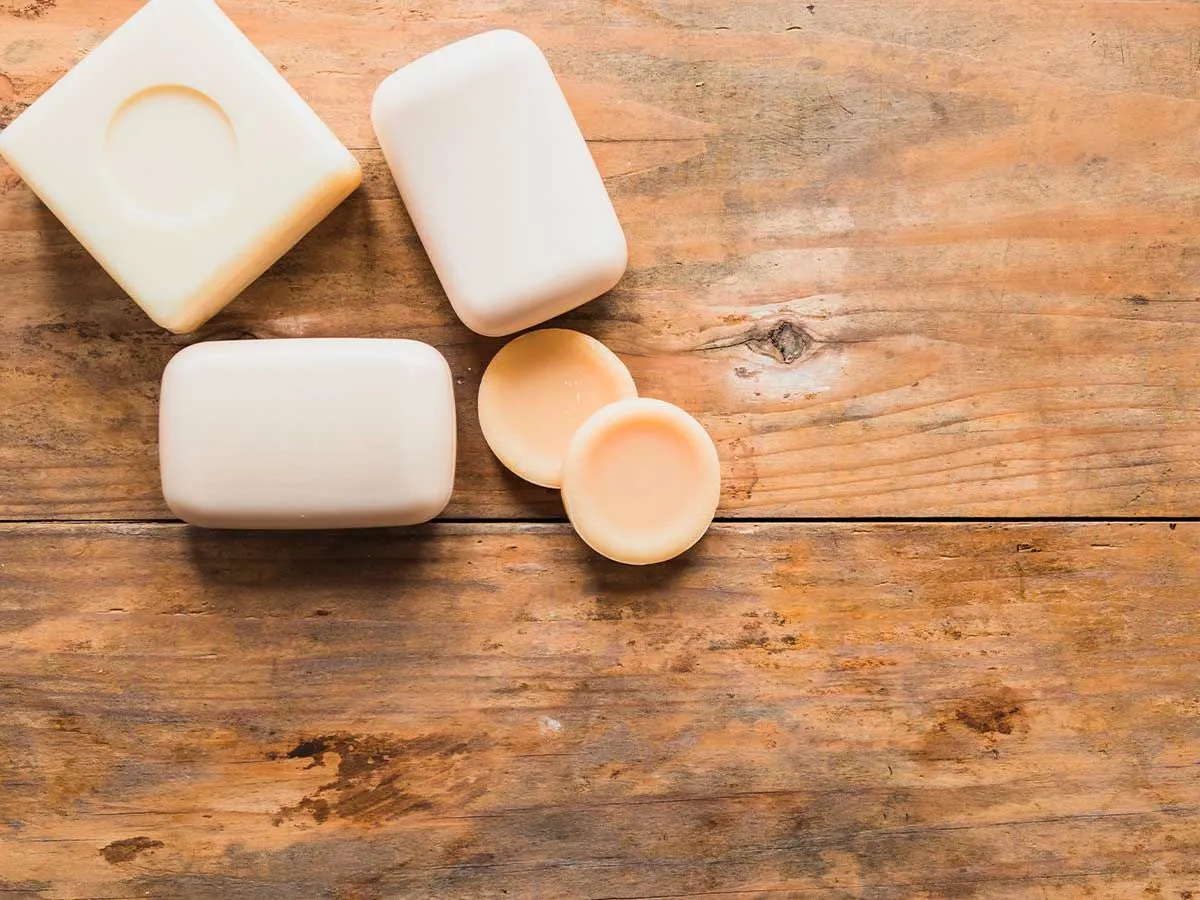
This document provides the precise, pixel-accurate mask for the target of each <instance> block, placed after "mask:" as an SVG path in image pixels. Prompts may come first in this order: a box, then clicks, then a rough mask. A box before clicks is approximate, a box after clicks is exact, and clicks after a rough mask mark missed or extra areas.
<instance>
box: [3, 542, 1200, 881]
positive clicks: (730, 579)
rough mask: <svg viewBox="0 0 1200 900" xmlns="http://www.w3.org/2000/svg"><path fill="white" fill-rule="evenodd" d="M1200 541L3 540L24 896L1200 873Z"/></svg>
mask: <svg viewBox="0 0 1200 900" xmlns="http://www.w3.org/2000/svg"><path fill="white" fill-rule="evenodd" d="M1030 547H1036V548H1037V551H1038V552H1036V553H1034V552H1030V551H1029V550H1027V549H1023V548H1030ZM1198 552H1200V525H1196V524H1193V523H1181V524H1179V525H1178V526H1177V527H1176V528H1174V529H1172V528H1171V527H1170V526H1169V525H1168V524H1166V523H1151V524H1140V525H1139V524H1039V525H1019V524H1007V525H993V524H975V525H937V524H928V525H902V524H897V525H886V524H855V523H846V524H811V525H802V524H770V525H768V524H762V525H754V524H743V525H732V524H730V525H722V526H719V527H718V528H717V529H716V530H715V532H714V533H713V534H712V535H710V536H709V537H708V538H706V539H705V540H704V541H703V542H702V543H701V544H700V546H699V547H698V548H697V549H696V550H695V551H694V552H693V553H691V554H689V555H688V556H686V557H685V558H683V559H680V560H677V561H675V562H674V563H672V564H670V565H668V566H664V567H662V568H658V569H654V570H651V571H648V572H647V571H634V570H630V569H627V568H622V567H620V566H617V565H615V564H611V563H607V562H605V561H603V560H600V559H597V558H595V557H593V556H591V555H590V554H589V553H588V551H587V550H586V549H585V548H583V547H582V546H581V545H580V544H579V542H578V541H577V540H576V539H575V537H574V535H572V534H571V533H570V530H569V528H567V527H565V526H562V525H555V524H542V525H537V524H512V525H496V524H493V525H441V526H433V527H428V528H423V529H416V530H412V531H395V532H374V533H360V534H346V533H327V534H287V535H285V534H252V533H241V534H239V533H205V532H200V531H196V530H192V529H188V528H185V527H183V526H178V525H171V524H158V525H156V524H140V525H135V524H124V525H121V524H96V525H82V524H62V525H54V524H28V525H8V526H3V527H0V658H3V660H4V662H5V665H4V669H3V673H2V674H0V699H2V702H0V782H2V783H3V784H4V786H5V790H4V792H3V793H0V873H2V874H0V881H5V883H6V886H7V885H8V884H12V885H32V886H34V887H31V888H28V889H27V888H24V887H22V888H20V890H26V891H27V893H29V895H30V896H42V897H47V898H49V897H55V896H59V895H61V894H63V893H70V894H71V895H72V896H142V895H147V894H148V895H150V896H163V897H166V896H170V897H202V896H208V895H211V894H213V893H218V892H219V893H222V894H223V895H228V896H232V897H238V898H242V897H244V898H249V897H263V896H272V897H277V896H281V897H312V896H329V897H362V898H383V897H394V896H404V897H418V898H419V897H447V896H504V895H505V892H507V894H508V896H514V897H516V896H522V897H532V896H544V897H560V896H573V897H594V898H600V897H641V896H662V895H674V896H679V895H693V894H695V895H702V894H706V893H713V894H728V893H732V894H738V893H743V894H745V895H747V896H760V895H766V896H772V895H780V896H797V895H799V896H803V895H805V894H810V893H811V894H814V895H819V896H831V897H840V896H845V897H858V896H871V897H885V898H911V897H946V896H953V897H976V898H992V897H1018V896H1027V895H1028V894H1029V893H1030V892H1033V893H1037V892H1038V891H1039V890H1041V889H1042V888H1044V889H1045V890H1046V891H1047V892H1048V893H1051V894H1058V895H1062V896H1087V895H1091V896H1104V897H1109V896H1112V897H1117V896H1121V897H1124V896H1142V895H1143V894H1145V895H1147V896H1150V895H1154V896H1162V897H1181V896H1183V892H1185V891H1193V892H1195V891H1197V890H1200V863H1198V860H1200V825H1198V824H1197V823H1200V777H1198V775H1200V769H1198V768H1197V766H1198V760H1200V698H1198V696H1197V691H1196V685H1197V683H1200V629H1197V628H1196V605H1195V602H1194V598H1195V597H1196V596H1197V594H1198V592H1200V572H1198V571H1197V569H1196V567H1195V566H1194V565H1192V562H1193V561H1194V559H1195V558H1196V554H1197V553H1198ZM515 586H518V587H515ZM64 873H69V878H68V875H67V874H64Z"/></svg>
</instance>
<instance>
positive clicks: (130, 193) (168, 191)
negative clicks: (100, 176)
mask: <svg viewBox="0 0 1200 900" xmlns="http://www.w3.org/2000/svg"><path fill="white" fill-rule="evenodd" d="M104 159H105V163H106V165H107V166H108V171H109V173H110V174H111V175H112V178H113V180H114V181H115V183H116V185H117V187H118V188H119V190H120V191H121V193H122V194H124V195H125V197H126V198H127V199H128V200H129V202H130V203H132V204H133V205H134V206H136V207H137V208H138V209H139V210H141V211H142V212H144V213H146V214H148V215H151V216H154V217H156V218H167V219H191V218H195V217H196V216H200V215H204V214H206V213H209V212H211V211H213V210H215V209H217V208H219V207H220V205H221V203H222V201H223V200H225V199H227V198H228V197H229V195H230V192H231V189H232V184H233V176H234V170H235V167H236V165H237V136H236V135H235V134H234V131H233V124H232V123H231V122H230V121H229V117H228V116H227V115H226V114H225V111H224V110H223V109H221V107H220V106H218V105H217V103H216V102H214V101H213V100H212V99H211V98H210V97H207V96H205V95H204V94H202V93H200V92H199V91H197V90H193V89H192V88H189V87H183V86H181V85H162V86H160V87H154V88H150V89H149V90H145V91H142V92H141V93H139V94H136V95H134V96H133V97H131V98H129V99H128V100H127V101H125V103H124V104H123V105H122V106H121V108H120V109H118V110H117V112H116V115H114V116H113V118H112V121H111V122H109V126H108V135H107V137H106V139H105V143H104Z"/></svg>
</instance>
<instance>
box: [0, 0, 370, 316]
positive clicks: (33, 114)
mask: <svg viewBox="0 0 1200 900" xmlns="http://www.w3.org/2000/svg"><path fill="white" fill-rule="evenodd" d="M0 155H2V156H3V157H4V158H5V159H6V160H7V161H8V163H9V164H10V165H11V166H12V167H13V168H14V169H15V170H16V171H17V173H18V174H19V175H20V176H21V177H22V178H24V179H25V181H26V182H27V183H28V184H29V186H30V187H31V188H32V189H33V191H34V193H36V194H37V195H38V197H40V198H41V199H42V201H43V202H44V203H45V204H46V205H47V206H48V207H49V208H50V209H51V210H52V211H53V212H54V214H55V215H56V216H58V218H59V219H61V220H62V222H63V224H64V225H66V227H67V228H68V229H69V230H70V231H71V233H72V234H74V235H75V237H76V238H77V239H78V240H79V242H80V243H81V244H83V246H84V247H86V248H87V250H88V252H90V253H91V254H92V255H93V256H94V257H95V258H96V259H97V260H98V261H99V262H100V264H101V265H102V266H104V268H105V269H106V270H107V271H108V273H109V274H110V275H111V276H112V277H113V279H115V280H116V282H117V283H118V284H119V285H120V286H121V287H122V288H123V289H124V290H125V291H126V292H127V293H128V294H129V295H130V296H131V297H132V298H133V299H134V300H135V301H137V303H138V304H139V305H140V306H141V307H142V308H143V309H144V310H145V311H146V312H147V313H148V314H149V315H150V318H152V319H153V320H154V321H155V322H157V323H158V324H159V325H161V326H162V327H164V328H168V329H170V330H171V331H175V332H186V331H192V330H194V329H196V328H198V327H199V326H200V325H202V324H203V323H204V322H205V321H206V320H207V319H209V318H210V317H211V316H213V315H214V314H215V313H216V312H217V311H218V310H220V309H221V308H222V307H223V306H225V304H226V303H228V302H229V301H230V300H232V299H233V298H234V297H236V296H237V295H238V294H239V293H241V291H242V290H243V289H244V288H245V287H246V286H247V285H248V284H249V283H250V282H251V281H253V280H254V279H255V278H257V277H258V276H259V275H261V274H262V273H263V272H264V271H265V270H266V269H267V268H268V267H269V266H270V265H271V264H272V263H274V262H275V260H277V259H278V258H279V257H280V256H282V255H283V254H284V253H285V252H287V250H288V249H289V248H290V247H291V246H292V245H293V244H295V243H296V241H298V240H299V239H300V238H301V237H302V236H303V235H304V234H305V233H306V232H308V231H309V229H311V228H312V227H313V226H314V225H316V224H317V222H319V221H320V220H321V219H322V218H324V217H325V216H326V214H328V213H329V212H330V210H332V209H333V208H334V207H335V206H337V204H339V203H340V202H341V201H342V200H343V199H345V197H346V196H347V195H348V194H350V192H351V191H353V190H354V188H355V187H357V186H358V184H359V182H360V181H361V179H362V173H361V170H360V169H359V166H358V163H357V161H356V160H355V159H354V157H353V156H352V155H351V154H350V152H349V151H348V150H347V149H346V148H345V147H344V146H342V144H341V143H340V142H339V141H338V140H337V138H336V137H334V135H333V133H332V132H331V131H330V130H329V129H328V128H327V127H326V126H325V125H324V124H323V123H322V122H321V120H320V119H318V118H317V115H316V113H314V112H313V111H312V110H311V109H310V108H309V107H308V106H307V105H306V104H305V102H304V101H303V100H302V99H300V96H299V95H298V94H297V93H296V92H295V91H294V90H292V88H291V87H290V86H289V85H288V83H287V81H285V80H284V79H283V77H282V76H281V75H280V74H279V73H278V72H276V71H275V68H274V67H273V66H272V65H271V63H270V62H268V61H267V60H266V58H264V57H263V55H262V54H261V53H259V52H258V50H256V49H255V47H254V46H253V45H252V44H251V43H250V41H248V40H247V39H246V37H245V35H243V34H242V33H241V32H240V31H239V30H238V28H237V26H236V25H234V24H233V22H231V21H230V20H229V19H228V18H227V17H226V16H225V14H224V13H222V12H221V10H220V9H218V8H217V6H216V5H215V4H214V3H213V2H211V0H150V2H149V3H148V4H146V6H144V7H143V8H142V9H141V10H139V11H138V12H137V13H136V14H135V15H134V16H133V17H132V18H131V19H129V21H127V22H126V23H125V24H124V25H122V26H121V27H120V28H118V29H117V30H116V31H115V32H113V34H112V35H110V36H109V37H108V39H107V40H105V41H104V42H103V43H101V44H100V45H99V46H98V47H96V48H95V49H94V50H93V51H92V52H91V53H90V54H89V55H88V56H87V57H86V58H85V59H84V60H83V61H82V62H81V63H79V65H77V66H75V68H74V69H72V70H71V71H70V72H68V73H67V74H66V75H65V76H63V77H62V78H61V79H60V80H59V81H58V82H57V83H56V84H55V85H54V86H53V87H51V88H50V89H49V90H48V91H46V93H45V94H43V95H42V96H41V98H39V99H38V100H37V101H36V102H35V103H34V104H33V105H32V106H30V107H29V108H28V109H27V110H25V112H23V113H22V114H21V115H20V116H18V117H17V119H16V120H15V121H14V122H13V123H12V124H11V125H9V126H8V128H6V129H4V131H3V132H0Z"/></svg>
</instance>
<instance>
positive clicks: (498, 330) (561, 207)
mask: <svg viewBox="0 0 1200 900" xmlns="http://www.w3.org/2000/svg"><path fill="white" fill-rule="evenodd" d="M371 120H372V122H373V124H374V126H375V133H376V135H377V136H378V138H379V146H380V147H382V148H383V153H384V156H385V158H386V159H387V162H388V166H389V167H390V168H391V170H392V175H393V176H394V177H395V179H396V184H397V185H398V186H399V188H400V194H401V196H402V197H403V198H404V204H405V206H406V207H407V208H408V213H409V215H410V216H411V217H412V221H413V224H414V225H415V226H416V229H417V233H418V234H419V235H420V237H421V242H422V243H423V244H424V245H425V250H426V252H428V254H429V259H430V260H431V261H432V263H433V267H434V269H435V270H436V271H437V274H438V278H439V279H440V280H441V282H442V287H443V288H444V289H445V291H446V296H447V297H448V298H449V300H450V304H451V305H452V306H453V307H454V311H455V312H456V313H457V314H458V316H459V318H460V319H462V321H463V322H464V323H465V324H466V325H467V327H469V328H471V329H473V330H475V331H477V332H479V333H480V334H485V335H491V336H499V335H506V334H512V333H513V332H516V331H521V330H522V329H525V328H530V327H532V326H534V325H537V324H540V323H541V322H544V321H546V320H547V319H550V318H552V317H554V316H557V315H559V314H560V313H564V312H566V311H567V310H570V309H573V308H574V307H576V306H579V305H580V304H581V303H585V302H587V301H588V300H591V299H592V298H594V297H598V296H599V295H600V294H602V293H604V292H605V291H607V290H608V289H609V288H611V287H612V286H613V285H614V284H616V283H617V280H618V279H619V278H620V277H621V274H622V273H623V272H624V271H625V264H626V247H625V236H624V234H623V233H622V231H621V224H620V222H618V221H617V216H616V213H615V212H614V211H613V206H612V201H611V200H610V199H609V196H608V192H607V191H606V190H605V188H604V182H603V181H602V180H601V178H600V173H599V171H597V169H596V164H595V162H594V161H593V160H592V156H591V153H590V152H589V151H588V148H587V144H586V143H585V141H584V139H583V135H582V133H581V132H580V130H579V126H578V125H577V124H576V122H575V118H574V116H573V115H572V114H571V109H570V107H569V106H568V105H567V100H566V98H565V97H564V96H563V93H562V90H561V89H560V88H559V86H558V82H557V81H556V80H555V78H554V73H553V72H551V70H550V65H549V64H548V63H547V62H546V58H545V57H544V56H543V55H542V52H541V50H539V49H538V47H537V45H536V44H534V43H533V42H532V41H530V40H529V39H528V38H526V37H525V36H523V35H521V34H518V33H516V32H514V31H503V30H502V31H489V32H485V33H484V34H479V35H476V36H474V37H470V38H467V39H466V40H463V41H459V42H457V43H454V44H451V45H449V46H447V47H443V48H441V49H440V50H436V51H434V52H433V53H430V54H429V55H427V56H424V57H421V58H420V59H418V60H416V61H415V62H413V63H411V64H409V65H407V66H405V67H404V68H402V69H400V70H399V71H398V72H395V73H393V74H392V75H390V76H388V78H386V79H385V80H384V82H383V83H382V84H381V85H380V86H379V89H378V90H377V91H376V92H375V100H374V103H373V105H372V108H371Z"/></svg>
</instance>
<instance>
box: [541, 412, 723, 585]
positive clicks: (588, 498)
mask: <svg viewBox="0 0 1200 900" xmlns="http://www.w3.org/2000/svg"><path fill="white" fill-rule="evenodd" d="M562 496H563V505H564V506H565V507H566V509H567V516H568V518H570V520H571V524H572V525H573V526H575V530H576V531H577V532H579V536H580V537H581V538H583V539H584V541H586V542H587V543H588V545H589V546H590V547H591V548H592V549H593V550H595V551H596V552H598V553H602V554H603V555H604V556H607V557H608V558H609V559H613V560H616V561H617V562H622V563H629V564H631V565H649V564H650V563H658V562H663V561H665V560H668V559H671V558H672V557H675V556H678V555H679V554H680V553H683V552H684V551H685V550H687V549H688V548H689V547H691V546H692V545H693V544H695V543H696V542H697V541H698V540H700V538H701V537H703V536H704V532H705V531H707V530H708V526H709V525H711V524H712V520H713V516H714V515H715V514H716V511H717V503H718V502H719V501H720V497H721V466H720V461H719V460H718V459H717V449H716V447H715V446H714V445H713V442H712V438H711V437H709V436H708V432H706V431H705V430H704V427H703V426H702V425H701V424H700V423H699V422H697V421H696V420H695V419H693V418H692V417H691V416H690V415H688V414H687V413H686V412H684V411H683V410H682V409H680V408H679V407H677V406H672V405H671V404H670V403H664V402H663V401H662V400H648V399H635V400H624V401H621V402H620V403H613V404H611V405H609V406H606V407H604V408H603V409H601V410H600V411H599V412H597V413H595V414H594V415H593V416H592V417H591V418H589V419H588V420H587V421H586V422H585V423H584V424H583V425H582V426H581V427H580V429H579V430H578V431H577V432H576V433H575V437H574V438H572V439H571V445H570V447H569V448H568V450H567V460H566V464H565V465H564V466H563V487H562Z"/></svg>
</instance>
